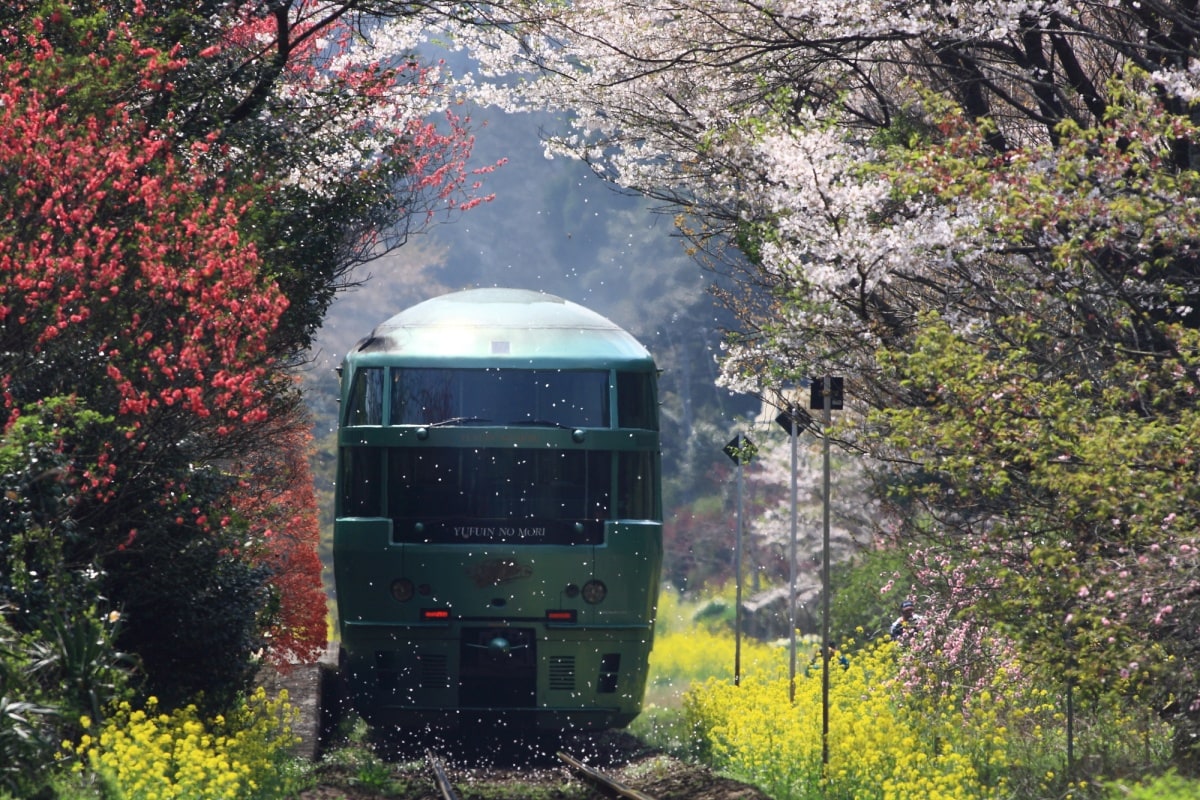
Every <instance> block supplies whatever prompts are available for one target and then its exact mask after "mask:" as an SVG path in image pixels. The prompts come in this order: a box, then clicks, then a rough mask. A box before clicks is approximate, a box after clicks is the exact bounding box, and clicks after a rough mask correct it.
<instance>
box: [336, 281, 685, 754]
mask: <svg viewBox="0 0 1200 800" xmlns="http://www.w3.org/2000/svg"><path fill="white" fill-rule="evenodd" d="M657 378H658V370H657V368H656V367H655V364H654V360H653V358H652V357H651V356H650V354H649V353H648V352H647V351H646V349H645V348H644V347H643V346H642V345H641V344H639V343H638V342H637V340H636V339H634V338H633V336H631V335H630V334H629V333H627V332H626V331H624V330H622V329H621V328H620V327H618V326H617V325H615V324H613V323H612V322H611V321H609V320H608V319H606V318H604V317H603V316H601V315H599V314H596V313H595V312H593V311H590V310H588V309H586V308H584V307H582V306H580V305H577V304H575V303H571V302H569V301H566V300H563V299H561V298H558V297H554V296H552V295H548V294H542V293H539V292H533V291H525V290H516V289H475V290H468V291H463V292H457V293H453V294H448V295H444V296H441V297H437V298H434V299H431V300H427V301H425V302H423V303H419V304H417V305H415V306H413V307H412V308H409V309H408V310H406V311H403V312H401V313H399V314H397V315H396V316H394V317H392V318H391V319H389V320H387V321H386V322H384V323H382V324H381V325H379V326H378V327H376V328H375V330H374V331H372V333H371V335H370V336H368V337H367V338H365V339H363V340H362V341H360V342H359V343H358V344H357V345H355V347H354V348H353V349H352V351H351V352H350V353H348V355H347V356H346V359H345V361H344V363H343V365H342V369H341V410H340V414H341V421H340V425H339V430H338V479H337V492H336V498H337V499H336V517H335V522H334V539H333V563H334V581H335V591H336V600H337V613H338V628H339V633H340V650H339V675H340V678H341V681H342V685H343V686H344V688H345V690H346V692H347V693H348V697H349V700H350V702H351V703H352V705H353V708H354V709H355V710H356V711H357V712H358V713H359V714H361V715H362V716H363V717H364V718H366V719H367V720H368V721H369V722H371V723H372V724H374V725H383V726H388V727H436V728H441V729H460V730H462V729H464V728H466V727H467V726H473V725H479V724H491V723H492V722H494V721H496V720H497V719H500V718H503V719H504V720H505V721H506V723H507V724H512V725H516V726H520V727H521V728H525V729H529V730H533V731H536V730H543V731H549V730H556V729H567V728H570V729H576V730H579V729H583V730H595V729H604V728H611V727H623V726H625V725H627V724H628V723H629V722H630V721H632V720H633V718H634V717H635V716H637V714H638V713H639V711H640V710H641V705H642V699H643V695H644V693H645V686H646V671H647V662H648V659H649V655H650V650H651V646H652V644H653V634H654V614H655V609H656V606H657V602H658V591H659V574H660V569H661V565H662V495H661V446H660V438H659V424H658V393H657Z"/></svg>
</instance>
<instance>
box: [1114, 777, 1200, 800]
mask: <svg viewBox="0 0 1200 800" xmlns="http://www.w3.org/2000/svg"><path fill="white" fill-rule="evenodd" d="M1197 796H1200V781H1196V780H1189V779H1188V778H1184V777H1182V776H1180V775H1178V774H1176V773H1174V772H1168V773H1167V774H1165V775H1161V776H1159V777H1157V778H1151V779H1148V780H1145V781H1139V782H1137V783H1135V784H1133V785H1132V786H1131V785H1129V784H1128V783H1126V782H1124V781H1120V782H1113V783H1110V784H1108V785H1107V794H1105V797H1106V798H1107V800H1191V798H1194V797H1197Z"/></svg>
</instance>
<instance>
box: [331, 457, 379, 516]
mask: <svg viewBox="0 0 1200 800" xmlns="http://www.w3.org/2000/svg"><path fill="white" fill-rule="evenodd" d="M382 454H383V450H381V449H380V448H378V447H346V448H343V450H342V459H341V461H342V470H341V471H342V474H341V475H339V476H338V478H339V481H338V484H339V485H338V493H339V494H340V495H341V498H342V502H341V508H342V512H341V516H343V517H378V516H380V515H381V514H382V513H383V507H382V506H383V503H382V498H383V492H382V491H381V481H382V478H383V455H382Z"/></svg>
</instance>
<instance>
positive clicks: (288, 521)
mask: <svg viewBox="0 0 1200 800" xmlns="http://www.w3.org/2000/svg"><path fill="white" fill-rule="evenodd" d="M292 423H293V424H291V425H290V426H289V427H288V428H287V429H285V430H284V431H281V434H280V435H279V436H278V437H277V438H276V439H275V445H274V447H272V448H262V449H259V450H258V451H256V452H255V453H254V455H253V457H252V458H250V459H248V460H247V462H246V463H245V464H243V465H242V472H243V479H242V483H241V489H240V490H239V491H238V492H237V493H236V495H235V497H234V506H235V508H236V509H237V510H238V513H240V514H241V515H242V516H244V517H245V519H246V520H247V521H248V523H249V528H250V533H251V540H252V541H255V542H258V543H259V544H258V545H257V547H258V549H259V554H258V558H259V559H260V560H261V561H262V563H265V564H266V565H267V566H268V567H269V568H270V575H271V577H270V583H271V590H272V592H271V602H270V603H269V610H270V614H269V616H268V625H267V630H266V639H267V657H268V659H269V660H270V661H271V663H273V664H276V665H277V666H279V667H281V668H283V669H286V668H287V667H288V665H290V664H293V663H311V662H313V661H315V660H316V659H317V658H319V657H320V655H321V654H322V653H323V652H324V650H325V643H326V637H327V633H328V630H327V625H328V619H327V616H328V608H327V606H326V601H325V592H324V589H323V588H322V584H321V559H320V558H319V557H318V555H317V546H318V544H319V540H320V535H321V531H320V524H319V521H318V512H317V503H316V496H315V494H314V492H313V488H312V487H313V481H312V473H311V470H310V468H309V462H308V450H309V445H310V442H311V439H312V436H311V434H310V433H309V427H310V424H309V420H308V418H307V417H306V415H303V414H297V415H295V416H294V417H293V418H292Z"/></svg>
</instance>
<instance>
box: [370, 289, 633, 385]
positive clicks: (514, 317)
mask: <svg viewBox="0 0 1200 800" xmlns="http://www.w3.org/2000/svg"><path fill="white" fill-rule="evenodd" d="M448 359H449V360H453V361H455V362H456V364H457V365H459V366H497V362H501V363H500V364H499V366H504V365H505V364H504V363H503V362H508V361H511V362H512V364H511V366H514V367H518V366H520V367H528V366H542V367H547V368H562V367H571V366H576V365H583V364H587V365H591V366H603V367H616V366H626V367H634V366H641V367H644V368H647V369H653V368H654V361H653V358H652V357H651V356H650V353H649V352H648V351H647V350H646V348H645V347H643V346H642V345H641V344H640V343H639V342H638V341H637V339H635V338H634V337H633V336H632V335H631V334H630V333H628V332H627V331H626V330H624V329H623V328H621V327H620V326H618V325H617V324H616V323H614V322H612V321H611V320H609V319H608V318H606V317H604V316H601V315H600V314H597V313H596V312H595V311H592V310H590V309H588V308H585V307H583V306H581V305H578V304H577V303H572V302H571V301H569V300H564V299H563V298H561V297H556V296H554V295H551V294H545V293H543V292H535V291H530V290H526V289H469V290H466V291H462V292H454V293H451V294H446V295H442V296H440V297H434V298H432V299H430V300H426V301H424V302H422V303H418V304H417V305H415V306H412V307H411V308H408V309H406V310H404V311H401V312H400V313H399V314H396V315H395V316H394V317H392V318H390V319H388V320H386V321H385V322H382V323H380V324H379V325H378V326H376V328H375V330H373V331H372V332H371V335H370V336H368V337H366V338H365V339H363V340H362V341H360V342H359V343H358V344H357V345H355V346H354V348H353V349H352V350H351V351H350V353H349V354H348V355H347V361H353V362H356V363H358V364H368V363H379V364H391V363H402V364H414V365H423V364H434V363H439V364H440V363H443V362H445V361H446V360H448Z"/></svg>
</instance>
